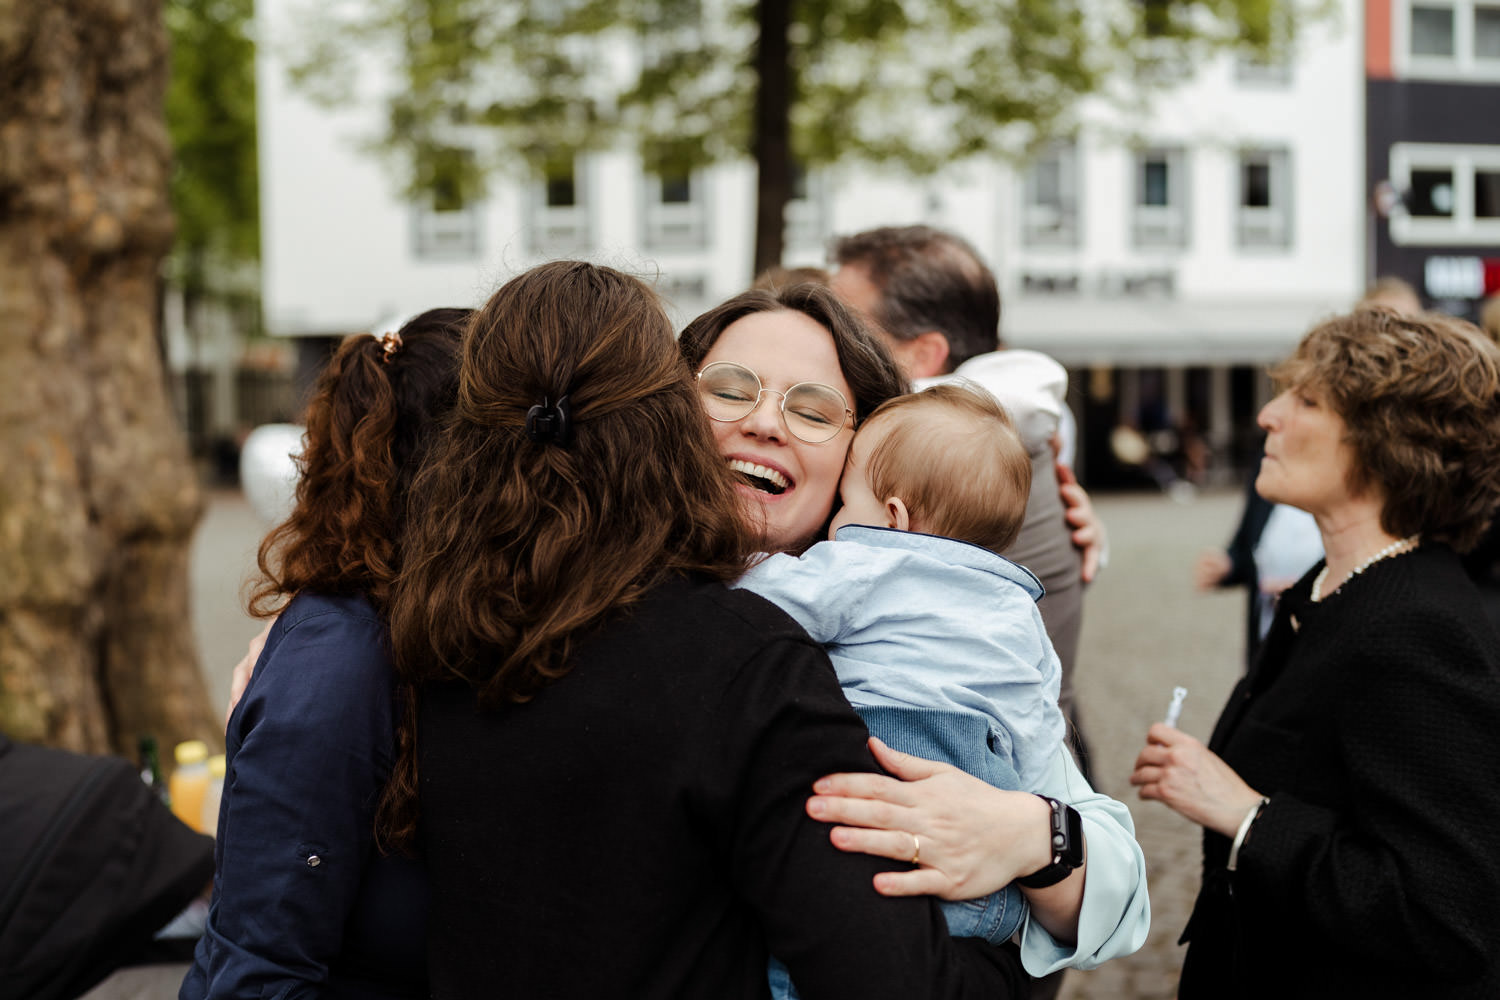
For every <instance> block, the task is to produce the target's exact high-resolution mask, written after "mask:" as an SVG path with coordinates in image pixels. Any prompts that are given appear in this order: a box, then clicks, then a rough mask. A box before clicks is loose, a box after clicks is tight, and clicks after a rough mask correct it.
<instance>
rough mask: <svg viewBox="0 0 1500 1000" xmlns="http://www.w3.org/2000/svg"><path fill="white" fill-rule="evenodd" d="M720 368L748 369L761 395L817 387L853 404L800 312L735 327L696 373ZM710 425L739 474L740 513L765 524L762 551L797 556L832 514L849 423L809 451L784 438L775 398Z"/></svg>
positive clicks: (826, 343)
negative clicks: (743, 510) (816, 384)
mask: <svg viewBox="0 0 1500 1000" xmlns="http://www.w3.org/2000/svg"><path fill="white" fill-rule="evenodd" d="M719 361H732V362H734V363H735V364H737V365H743V366H744V367H746V368H749V369H750V370H751V371H753V372H755V374H756V375H758V376H760V381H761V385H762V386H763V387H764V388H766V389H774V390H776V392H785V391H786V390H788V389H790V388H791V387H792V386H794V385H796V384H797V383H799V382H821V383H823V384H824V385H828V386H832V387H833V388H835V389H837V390H838V391H839V392H840V393H841V394H842V395H843V397H844V399H846V400H852V399H853V398H854V394H853V392H851V391H850V389H849V384H848V383H847V382H846V381H845V380H844V373H843V371H842V370H841V369H840V368H839V357H838V351H837V350H836V349H835V348H834V344H833V336H832V335H831V334H829V332H828V331H827V330H825V329H823V327H822V326H820V325H819V324H818V323H817V321H815V320H813V319H812V318H811V317H809V316H807V315H805V314H803V313H800V312H794V311H792V310H777V311H775V312H758V313H751V314H750V315H748V316H744V317H742V318H740V319H737V320H735V321H734V322H733V323H731V324H729V326H727V327H725V328H724V332H723V333H721V334H720V335H719V339H718V340H716V341H714V345H713V347H712V348H711V349H710V350H709V352H708V354H706V355H705V356H704V358H703V363H702V364H701V365H700V366H699V368H700V369H702V368H706V367H707V366H709V365H711V364H714V363H715V362H719ZM711 423H712V426H713V430H714V436H715V438H716V439H717V440H718V442H719V451H720V453H721V454H723V455H724V457H725V458H726V459H728V460H729V463H730V468H732V469H734V470H735V471H736V472H738V473H740V478H741V482H740V484H739V487H738V488H739V493H740V496H741V498H742V499H743V500H744V502H745V506H746V511H747V513H748V514H749V515H750V517H752V518H753V519H754V522H753V523H756V524H763V525H764V539H763V544H764V546H765V548H766V549H767V550H768V551H773V552H775V551H792V552H797V551H801V550H802V549H804V548H806V547H807V546H808V545H810V544H811V543H812V542H814V541H815V540H816V539H817V538H818V537H819V533H820V529H821V528H822V527H823V523H824V522H825V521H827V520H828V515H829V512H830V511H832V509H833V500H834V496H835V494H836V493H837V491H838V485H839V477H840V476H841V475H842V474H843V469H844V456H845V455H846V454H847V453H848V451H849V442H850V440H851V439H852V438H853V437H854V428H853V426H852V423H851V424H846V425H845V426H844V428H843V429H842V430H840V431H839V432H838V434H837V435H835V436H834V437H833V438H832V440H829V441H825V442H823V443H822V444H808V443H807V442H805V441H802V440H800V439H798V438H796V437H793V436H792V435H791V434H790V433H789V432H788V431H787V427H786V422H785V420H783V418H782V415H781V397H780V396H778V395H775V394H774V393H764V394H762V396H761V400H760V405H758V406H757V407H756V408H755V409H754V410H753V411H751V413H750V415H749V416H746V417H744V418H742V419H740V420H736V421H733V422H729V423H726V422H720V421H717V420H716V421H712V422H711Z"/></svg>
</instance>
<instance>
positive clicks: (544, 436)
mask: <svg viewBox="0 0 1500 1000" xmlns="http://www.w3.org/2000/svg"><path fill="white" fill-rule="evenodd" d="M526 436H527V437H529V438H531V440H532V441H534V442H536V443H537V444H555V445H559V446H561V447H563V448H566V447H567V446H568V441H569V440H571V438H572V436H573V408H572V406H570V405H569V403H568V397H567V396H564V397H563V398H562V399H559V400H558V401H557V402H556V403H554V402H552V401H551V400H550V399H548V398H547V397H546V396H543V397H542V401H541V402H540V403H538V404H537V405H535V406H533V407H532V408H531V409H529V410H527V411H526Z"/></svg>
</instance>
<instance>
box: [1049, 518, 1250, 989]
mask: <svg viewBox="0 0 1500 1000" xmlns="http://www.w3.org/2000/svg"><path fill="white" fill-rule="evenodd" d="M1240 498H1241V494H1240V493H1238V492H1237V491H1236V492H1233V493H1230V492H1225V493H1214V494H1208V495H1204V496H1202V497H1200V499H1198V500H1197V501H1196V502H1194V503H1191V504H1179V503H1174V502H1172V501H1171V500H1168V499H1166V498H1165V497H1162V496H1159V495H1144V494H1142V495H1128V496H1113V497H1100V498H1096V506H1097V507H1098V508H1099V512H1100V514H1101V516H1102V517H1103V519H1104V522H1105V524H1106V526H1107V527H1108V529H1109V537H1110V548H1111V552H1110V563H1109V567H1108V568H1107V569H1106V570H1105V572H1104V573H1103V574H1102V575H1101V576H1100V578H1099V580H1098V581H1097V582H1096V583H1095V584H1093V585H1092V587H1091V588H1090V590H1089V593H1088V596H1087V597H1086V598H1085V604H1084V620H1083V641H1082V650H1081V652H1080V654H1079V666H1078V678H1077V680H1076V681H1075V682H1074V685H1075V688H1076V689H1077V691H1078V700H1079V704H1080V710H1081V712H1082V715H1083V727H1084V732H1085V735H1086V736H1087V738H1088V739H1089V741H1090V744H1091V750H1092V754H1093V759H1094V777H1095V781H1096V784H1097V785H1098V786H1099V788H1100V789H1101V790H1102V791H1104V792H1107V793H1108V794H1110V795H1113V796H1115V797H1116V798H1118V799H1120V800H1122V801H1123V802H1125V803H1126V804H1127V805H1129V807H1130V812H1131V815H1132V816H1134V817H1135V823H1136V836H1137V839H1139V840H1140V843H1141V847H1142V849H1143V850H1144V851H1145V853H1146V868H1147V878H1148V879H1149V883H1150V888H1151V909H1152V914H1151V917H1152V919H1151V935H1150V937H1149V938H1148V939H1147V940H1146V944H1145V945H1144V946H1143V947H1142V948H1141V950H1140V951H1139V952H1137V953H1136V954H1135V955H1132V956H1130V957H1128V958H1121V959H1116V960H1115V961H1113V962H1109V963H1107V964H1106V965H1104V966H1103V967H1102V968H1099V969H1095V970H1093V971H1091V972H1069V973H1068V974H1067V976H1066V977H1065V978H1064V980H1063V989H1062V992H1061V996H1062V998H1063V1000H1169V998H1172V997H1175V996H1176V995H1177V975H1178V972H1179V970H1180V969H1181V967H1182V954H1183V951H1184V949H1183V948H1181V947H1179V946H1178V944H1177V937H1178V935H1179V934H1181V933H1182V928H1183V925H1184V924H1185V923H1186V922H1187V916H1188V912H1189V909H1190V908H1191V906H1192V902H1193V898H1194V896H1195V894H1196V893H1197V890H1198V880H1199V872H1200V863H1199V862H1200V841H1199V828H1198V827H1196V826H1193V825H1192V824H1190V823H1189V822H1188V821H1187V820H1184V819H1182V818H1181V817H1179V816H1177V814H1176V813H1173V812H1172V811H1171V810H1169V809H1167V808H1166V807H1165V806H1163V805H1161V804H1160V803H1156V802H1142V801H1141V800H1139V799H1138V798H1136V797H1135V794H1134V789H1132V788H1131V786H1130V784H1129V776H1130V768H1131V764H1132V763H1134V761H1135V755H1136V753H1137V752H1138V751H1139V750H1140V748H1141V745H1142V743H1143V742H1144V740H1145V733H1146V729H1147V727H1148V726H1150V725H1151V723H1152V722H1155V721H1157V720H1159V719H1161V718H1162V716H1163V714H1164V713H1165V712H1166V708H1167V702H1168V701H1169V700H1170V698H1171V693H1172V688H1173V687H1174V686H1175V685H1179V684H1180V685H1183V686H1185V687H1186V688H1188V691H1189V693H1188V696H1187V700H1186V702H1184V704H1183V711H1182V717H1181V720H1180V721H1179V723H1178V724H1179V725H1180V726H1181V728H1182V729H1183V730H1184V731H1186V732H1189V733H1192V734H1193V735H1195V736H1198V737H1200V738H1202V739H1207V738H1208V735H1209V733H1210V731H1211V730H1212V729H1213V724H1214V721H1215V720H1216V719H1217V718H1218V716H1219V710H1220V709H1221V708H1223V706H1224V703H1225V701H1226V700H1227V699H1228V697H1229V692H1230V689H1231V688H1233V686H1234V683H1235V681H1236V680H1237V679H1238V677H1239V674H1240V672H1241V667H1242V663H1243V655H1244V653H1243V650H1244V642H1243V638H1242V635H1243V629H1244V608H1245V603H1244V591H1243V590H1239V589H1234V590H1229V591H1221V592H1216V593H1213V594H1206V595H1205V594H1199V593H1197V592H1196V591H1194V589H1193V586H1192V579H1191V570H1192V562H1193V559H1194V558H1195V557H1196V556H1197V554H1198V552H1199V551H1201V550H1202V549H1205V548H1209V547H1213V546H1216V545H1223V544H1224V543H1225V542H1226V541H1227V540H1228V539H1229V536H1230V535H1231V534H1232V533H1233V530H1234V525H1235V522H1236V520H1237V518H1238V517H1239V506H1240Z"/></svg>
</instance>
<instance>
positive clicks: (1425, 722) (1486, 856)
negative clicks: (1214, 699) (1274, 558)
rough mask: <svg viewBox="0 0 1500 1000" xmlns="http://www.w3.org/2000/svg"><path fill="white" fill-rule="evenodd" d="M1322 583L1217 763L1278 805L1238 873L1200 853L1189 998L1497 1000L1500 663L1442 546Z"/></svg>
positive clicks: (1257, 680)
mask: <svg viewBox="0 0 1500 1000" xmlns="http://www.w3.org/2000/svg"><path fill="white" fill-rule="evenodd" d="M1322 565H1323V564H1322V563H1321V562H1320V563H1319V564H1318V565H1317V566H1315V567H1314V568H1313V570H1311V571H1309V573H1308V574H1307V576H1305V577H1304V578H1303V579H1302V580H1301V581H1300V582H1298V583H1297V584H1296V585H1295V586H1293V587H1292V588H1290V589H1289V590H1288V591H1286V593H1285V594H1284V595H1283V597H1282V600H1281V604H1280V607H1279V608H1278V610H1277V616H1276V620H1275V623H1274V624H1273V625H1272V628H1271V632H1270V633H1269V635H1268V636H1267V637H1266V646H1265V648H1264V650H1263V651H1262V656H1261V659H1260V660H1259V661H1258V662H1257V664H1256V665H1255V667H1254V668H1253V669H1252V670H1251V672H1250V674H1249V675H1248V676H1247V677H1245V678H1244V679H1242V680H1241V682H1240V684H1239V685H1238V686H1237V687H1236V688H1235V691H1234V694H1233V695H1232V696H1231V698H1230V702H1229V705H1228V706H1227V707H1226V708H1225V710H1224V714H1223V715H1222V716H1221V717H1220V719H1219V723H1218V725H1217V727H1216V728H1215V729H1214V734H1213V738H1212V740H1211V742H1210V744H1209V745H1210V747H1211V748H1212V749H1213V750H1214V751H1215V752H1217V753H1218V754H1219V755H1220V756H1222V757H1223V758H1224V760H1225V761H1226V762H1227V763H1228V764H1229V765H1230V766H1231V767H1233V768H1234V769H1235V771H1236V772H1238V773H1239V775H1240V776H1241V777H1243V778H1244V779H1245V781H1246V782H1248V783H1249V784H1250V786H1251V787H1252V788H1255V789H1256V790H1257V791H1259V792H1260V793H1261V794H1263V795H1267V796H1269V797H1270V804H1269V805H1267V806H1266V807H1265V809H1264V810H1263V811H1262V812H1261V814H1260V818H1259V819H1258V820H1256V822H1255V825H1254V826H1253V827H1252V828H1251V831H1250V836H1249V838H1248V839H1247V840H1246V842H1245V844H1244V846H1243V847H1242V849H1241V851H1240V856H1239V870H1238V871H1237V872H1233V873H1230V872H1227V871H1226V870H1225V864H1226V861H1227V858H1228V852H1229V843H1230V842H1229V838H1227V837H1224V836H1221V835H1219V834H1217V833H1205V836H1204V882H1203V888H1202V890H1201V892H1200V894H1199V897H1198V900H1197V903H1196V905H1195V907H1194V910H1193V915H1192V918H1191V920H1190V921H1189V923H1188V927H1187V930H1186V931H1185V932H1184V934H1183V938H1184V940H1186V941H1188V942H1189V947H1188V954H1187V959H1186V963H1185V965H1184V968H1183V974H1182V983H1181V987H1180V994H1179V996H1180V997H1181V998H1182V1000H1194V998H1203V997H1212V998H1220V997H1235V996H1242V997H1266V996H1277V997H1304V996H1305V997H1335V996H1338V997H1343V996H1349V997H1360V998H1371V997H1402V998H1407V997H1418V996H1420V997H1496V996H1500V934H1497V933H1496V931H1495V914H1496V912H1500V911H1497V903H1496V900H1497V899H1500V782H1497V781H1496V780H1495V775H1496V774H1497V773H1500V738H1497V736H1496V727H1497V725H1500V662H1497V656H1496V652H1495V651H1496V648H1497V645H1500V643H1497V638H1496V635H1495V633H1494V631H1493V630H1492V628H1491V627H1490V624H1489V622H1488V620H1486V619H1485V617H1484V615H1483V612H1482V611H1481V610H1480V606H1479V599H1478V595H1477V593H1476V591H1475V589H1474V586H1473V584H1472V583H1471V582H1470V581H1469V580H1468V579H1467V578H1466V577H1465V575H1464V571H1463V568H1462V566H1461V565H1460V564H1459V560H1458V557H1457V556H1456V555H1454V553H1453V552H1452V550H1450V549H1448V548H1447V547H1446V546H1442V545H1438V544H1424V545H1423V546H1422V547H1421V548H1419V549H1418V550H1416V551H1415V552H1412V553H1410V554H1407V555H1402V556H1397V557H1395V558H1391V559H1387V560H1384V561H1382V562H1379V563H1376V564H1375V565H1374V566H1372V567H1370V568H1369V569H1368V570H1367V571H1366V572H1365V573H1364V574H1362V575H1360V576H1357V577H1355V578H1353V579H1352V580H1350V581H1349V582H1347V583H1345V584H1344V585H1343V586H1342V587H1341V588H1340V589H1339V590H1338V591H1337V592H1335V593H1333V594H1330V595H1327V596H1326V597H1325V598H1324V599H1323V601H1322V602H1321V603H1319V604H1313V603H1312V602H1311V600H1310V599H1309V591H1310V589H1311V583H1312V579H1313V577H1314V576H1315V575H1316V572H1317V571H1318V570H1319V569H1321V568H1322Z"/></svg>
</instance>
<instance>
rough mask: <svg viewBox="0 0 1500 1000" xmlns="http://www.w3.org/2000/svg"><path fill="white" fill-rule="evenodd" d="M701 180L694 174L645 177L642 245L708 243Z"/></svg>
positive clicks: (662, 246)
mask: <svg viewBox="0 0 1500 1000" xmlns="http://www.w3.org/2000/svg"><path fill="white" fill-rule="evenodd" d="M705 188H706V185H705V182H704V180H703V178H702V177H701V176H699V175H697V174H691V175H690V174H677V175H670V176H662V177H654V176H648V177H647V178H646V183H645V193H646V199H645V206H644V211H643V212H642V216H641V217H642V221H643V223H644V225H645V234H644V236H645V239H644V243H645V245H646V246H648V247H651V248H652V249H666V250H670V249H673V248H679V247H680V248H684V249H698V248H701V247H703V246H706V245H707V243H708V203H709V200H708V198H707V196H706V193H705Z"/></svg>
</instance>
